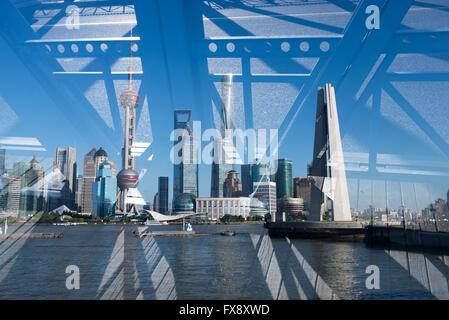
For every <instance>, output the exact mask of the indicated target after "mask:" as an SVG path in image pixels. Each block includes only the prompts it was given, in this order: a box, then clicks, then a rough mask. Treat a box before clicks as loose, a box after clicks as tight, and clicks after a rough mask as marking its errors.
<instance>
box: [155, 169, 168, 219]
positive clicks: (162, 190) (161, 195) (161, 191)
mask: <svg viewBox="0 0 449 320" xmlns="http://www.w3.org/2000/svg"><path fill="white" fill-rule="evenodd" d="M157 194H158V210H157V212H159V213H162V214H167V213H168V177H159V179H158V193H157Z"/></svg>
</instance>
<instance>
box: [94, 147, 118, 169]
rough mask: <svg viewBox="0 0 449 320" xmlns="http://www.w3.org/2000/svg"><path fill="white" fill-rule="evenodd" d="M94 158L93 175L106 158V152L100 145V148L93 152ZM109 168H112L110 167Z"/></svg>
mask: <svg viewBox="0 0 449 320" xmlns="http://www.w3.org/2000/svg"><path fill="white" fill-rule="evenodd" d="M94 159H95V175H96V176H97V173H98V170H100V165H101V164H103V163H104V162H105V161H107V160H108V154H107V153H106V151H104V149H103V148H102V147H100V149H98V150H97V151H96V152H95V156H94ZM111 170H113V168H112V167H111ZM114 176H115V165H114Z"/></svg>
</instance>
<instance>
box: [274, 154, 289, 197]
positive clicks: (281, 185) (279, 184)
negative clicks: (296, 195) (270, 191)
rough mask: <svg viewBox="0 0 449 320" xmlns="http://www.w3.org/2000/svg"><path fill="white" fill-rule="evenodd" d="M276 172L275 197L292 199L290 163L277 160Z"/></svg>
mask: <svg viewBox="0 0 449 320" xmlns="http://www.w3.org/2000/svg"><path fill="white" fill-rule="evenodd" d="M276 162H277V171H276V197H277V198H278V199H280V198H283V197H288V198H291V197H293V192H292V182H293V181H292V161H291V160H290V159H278V160H277V161H276Z"/></svg>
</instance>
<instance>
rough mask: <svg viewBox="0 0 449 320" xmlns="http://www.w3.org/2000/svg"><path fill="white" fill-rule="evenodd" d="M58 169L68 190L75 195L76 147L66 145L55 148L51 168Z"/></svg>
mask: <svg viewBox="0 0 449 320" xmlns="http://www.w3.org/2000/svg"><path fill="white" fill-rule="evenodd" d="M55 169H58V170H59V171H60V172H61V173H62V175H63V176H64V180H67V182H68V187H69V190H70V192H71V193H72V194H73V197H75V184H76V149H75V148H72V147H68V148H67V150H66V149H63V148H56V152H55V161H54V163H53V170H55Z"/></svg>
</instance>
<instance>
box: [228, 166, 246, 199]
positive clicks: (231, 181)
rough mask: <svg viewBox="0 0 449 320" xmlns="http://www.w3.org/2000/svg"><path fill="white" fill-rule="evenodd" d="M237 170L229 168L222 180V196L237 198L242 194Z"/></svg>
mask: <svg viewBox="0 0 449 320" xmlns="http://www.w3.org/2000/svg"><path fill="white" fill-rule="evenodd" d="M238 174H239V173H238V172H237V171H234V170H231V171H229V172H228V177H227V178H226V180H225V182H224V187H223V197H225V198H238V197H241V196H242V184H241V183H240V180H239V178H238Z"/></svg>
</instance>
